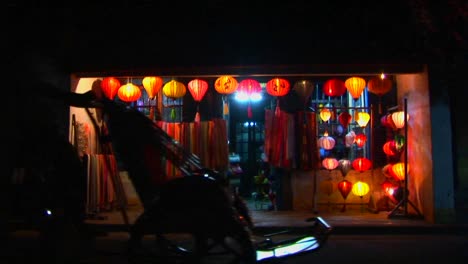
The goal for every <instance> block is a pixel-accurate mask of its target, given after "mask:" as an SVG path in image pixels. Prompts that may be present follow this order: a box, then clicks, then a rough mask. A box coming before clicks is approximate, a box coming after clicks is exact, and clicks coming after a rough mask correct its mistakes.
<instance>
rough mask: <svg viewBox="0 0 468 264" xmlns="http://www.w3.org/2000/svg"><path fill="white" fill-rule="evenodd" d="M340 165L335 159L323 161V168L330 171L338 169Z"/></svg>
mask: <svg viewBox="0 0 468 264" xmlns="http://www.w3.org/2000/svg"><path fill="white" fill-rule="evenodd" d="M338 165H339V163H338V160H337V159H335V158H324V159H323V160H322V166H323V167H324V168H325V169H327V170H329V171H332V170H334V169H336V168H337V167H338Z"/></svg>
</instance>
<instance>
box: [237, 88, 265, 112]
mask: <svg viewBox="0 0 468 264" xmlns="http://www.w3.org/2000/svg"><path fill="white" fill-rule="evenodd" d="M261 92H262V87H261V85H260V83H259V82H258V81H256V80H254V79H244V80H242V81H241V82H240V83H239V87H238V88H237V97H238V98H240V99H244V100H247V101H248V106H247V117H248V118H252V106H251V101H252V100H256V99H257V98H259V97H260V94H261Z"/></svg>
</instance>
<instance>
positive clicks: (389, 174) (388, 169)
mask: <svg viewBox="0 0 468 264" xmlns="http://www.w3.org/2000/svg"><path fill="white" fill-rule="evenodd" d="M391 168H392V164H387V165H385V166H383V168H382V173H383V175H384V176H385V177H387V178H391V177H393V175H392V172H391Z"/></svg>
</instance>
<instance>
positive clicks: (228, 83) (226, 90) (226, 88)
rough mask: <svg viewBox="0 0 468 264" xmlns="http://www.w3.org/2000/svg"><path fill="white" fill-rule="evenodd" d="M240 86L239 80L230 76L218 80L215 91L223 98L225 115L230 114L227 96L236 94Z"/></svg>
mask: <svg viewBox="0 0 468 264" xmlns="http://www.w3.org/2000/svg"><path fill="white" fill-rule="evenodd" d="M238 86H239V83H238V82H237V80H236V79H235V78H234V77H232V76H229V75H224V76H220V77H218V79H216V81H215V90H216V91H217V92H218V93H220V94H222V96H223V115H228V114H229V105H228V101H227V95H228V94H232V93H234V92H235V91H236V90H237V87H238Z"/></svg>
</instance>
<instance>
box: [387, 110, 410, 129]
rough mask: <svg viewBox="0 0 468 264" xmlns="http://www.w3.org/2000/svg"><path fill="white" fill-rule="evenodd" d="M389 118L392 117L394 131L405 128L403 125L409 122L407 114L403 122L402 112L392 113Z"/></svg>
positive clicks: (403, 113) (403, 115)
mask: <svg viewBox="0 0 468 264" xmlns="http://www.w3.org/2000/svg"><path fill="white" fill-rule="evenodd" d="M391 117H392V121H393V124H394V125H395V128H396V129H400V128H403V127H404V126H405V123H406V122H407V121H408V120H409V115H408V114H406V120H405V112H404V111H398V112H394V113H392V115H391Z"/></svg>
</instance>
